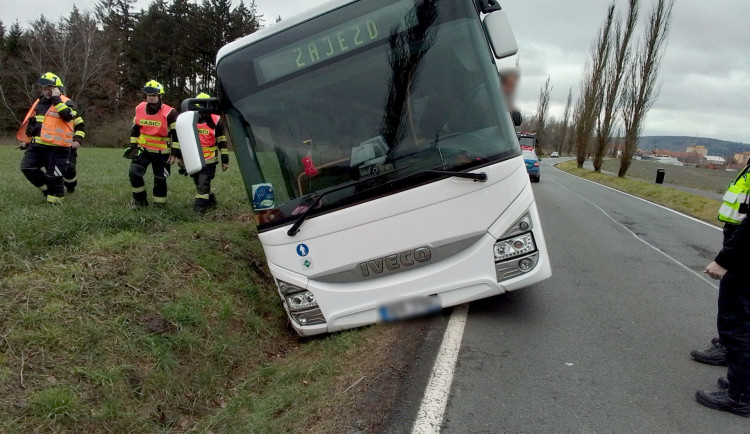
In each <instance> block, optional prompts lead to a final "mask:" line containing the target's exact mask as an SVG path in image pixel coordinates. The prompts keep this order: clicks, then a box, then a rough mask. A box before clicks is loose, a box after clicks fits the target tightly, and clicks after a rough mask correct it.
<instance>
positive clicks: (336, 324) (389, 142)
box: [177, 0, 551, 336]
mask: <svg viewBox="0 0 750 434" xmlns="http://www.w3.org/2000/svg"><path fill="white" fill-rule="evenodd" d="M516 51H517V45H516V41H515V37H514V36H513V32H512V30H511V29H510V24H509V21H508V18H507V16H506V15H505V13H504V11H502V10H500V7H499V5H497V4H495V3H494V0H358V1H357V0H334V1H332V2H329V3H327V4H325V5H323V6H321V7H318V8H316V9H313V10H311V11H309V12H307V13H304V14H302V15H299V16H296V17H293V18H290V19H287V20H284V21H281V22H280V23H277V24H274V25H272V26H270V27H268V28H265V29H262V30H260V31H258V32H256V33H253V34H251V35H249V36H246V37H244V38H242V39H239V40H237V41H235V42H232V43H230V44H228V45H226V46H225V47H223V48H222V49H221V50H220V51H219V53H218V55H217V60H216V68H217V76H218V83H219V97H218V98H216V99H212V100H208V101H207V100H201V101H200V103H198V101H197V100H186V101H185V102H184V103H183V112H184V113H183V114H182V115H180V118H179V120H178V127H177V128H178V134H179V140H180V144H181V147H182V152H183V155H184V160H185V164H186V166H187V169H188V172H190V173H196V172H197V171H199V170H201V168H202V167H203V164H205V163H204V162H203V161H202V153H201V152H200V143H199V141H198V140H197V130H196V121H197V118H198V114H197V112H198V111H202V112H212V113H218V114H221V115H222V116H223V119H225V123H226V125H227V127H228V132H229V135H230V139H231V142H232V144H233V146H234V149H235V152H236V156H237V160H238V162H239V166H240V170H241V172H242V175H243V179H244V183H245V187H246V189H247V191H248V195H249V198H250V201H251V203H252V205H253V209H254V211H255V213H256V217H257V229H258V237H259V239H260V241H261V243H262V245H263V248H264V251H265V254H266V258H267V260H268V266H269V268H270V271H271V273H272V274H273V277H274V279H275V281H276V284H277V287H278V291H279V295H280V297H281V300H282V302H283V304H284V308H285V309H286V311H287V312H288V314H289V317H290V320H291V324H292V326H293V327H294V329H295V330H296V331H297V332H298V333H299V334H300V335H305V336H309V335H315V334H319V333H327V332H335V331H338V330H343V329H348V328H352V327H359V326H363V325H367V324H373V323H376V322H380V321H391V320H395V319H400V318H403V317H406V316H410V315H414V314H418V313H422V312H427V311H434V310H438V309H441V308H444V307H449V306H454V305H458V304H462V303H466V302H470V301H472V300H477V299H481V298H485V297H490V296H494V295H497V294H502V293H504V292H506V291H513V290H516V289H519V288H523V287H526V286H529V285H532V284H535V283H537V282H540V281H542V280H544V279H547V278H549V277H550V275H551V269H550V264H549V259H548V255H547V249H546V246H545V241H544V235H543V233H542V227H541V225H540V221H539V215H538V212H537V207H536V205H535V202H534V194H533V192H532V189H531V185H530V183H529V177H528V175H527V174H526V169H525V167H524V160H523V157H522V156H521V149H520V147H519V144H518V139H517V138H516V132H515V130H514V127H513V124H512V122H511V118H510V115H509V113H508V108H507V105H506V101H505V100H504V98H503V95H502V94H501V90H500V83H499V79H498V73H497V67H496V64H495V58H503V57H508V56H510V55H513V54H515V53H516ZM493 54H494V55H493Z"/></svg>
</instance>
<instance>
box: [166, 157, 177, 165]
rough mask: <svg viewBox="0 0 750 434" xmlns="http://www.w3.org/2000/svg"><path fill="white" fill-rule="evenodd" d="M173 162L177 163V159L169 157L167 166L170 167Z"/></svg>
mask: <svg viewBox="0 0 750 434" xmlns="http://www.w3.org/2000/svg"><path fill="white" fill-rule="evenodd" d="M175 161H177V157H175V156H174V155H170V156H169V159H168V160H167V164H169V165H172V164H174V162H175Z"/></svg>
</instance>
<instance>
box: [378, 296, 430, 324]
mask: <svg viewBox="0 0 750 434" xmlns="http://www.w3.org/2000/svg"><path fill="white" fill-rule="evenodd" d="M441 309H442V306H441V305H440V299H439V298H438V297H415V298H409V299H406V300H399V301H397V302H395V303H390V304H386V305H384V306H380V307H379V308H378V312H379V313H380V320H381V321H383V322H393V321H400V320H402V319H406V318H411V317H415V316H419V315H427V314H430V313H435V312H439V311H440V310H441Z"/></svg>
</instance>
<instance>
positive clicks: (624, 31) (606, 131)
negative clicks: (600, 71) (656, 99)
mask: <svg viewBox="0 0 750 434" xmlns="http://www.w3.org/2000/svg"><path fill="white" fill-rule="evenodd" d="M638 9H639V0H629V1H628V15H627V19H626V21H625V24H624V28H623V22H622V19H620V18H618V19H617V21H616V23H615V30H614V33H613V34H612V38H613V43H614V49H615V50H614V56H613V57H612V58H611V59H610V61H609V62H608V63H607V68H606V69H605V72H604V75H603V85H604V101H603V104H602V111H601V112H600V113H599V119H598V122H597V125H596V142H595V148H594V161H593V162H594V170H595V171H596V172H601V170H602V163H603V162H604V156H605V155H606V152H607V147H608V146H610V144H611V142H612V129H613V127H614V123H615V120H616V119H617V112H618V111H619V108H620V107H619V104H620V102H621V97H620V96H621V95H620V94H621V90H622V89H621V88H622V86H621V85H622V80H623V77H624V76H625V72H626V70H627V65H628V64H629V62H630V58H631V56H632V51H631V44H630V41H631V40H632V39H633V33H635V27H636V25H637V24H638Z"/></svg>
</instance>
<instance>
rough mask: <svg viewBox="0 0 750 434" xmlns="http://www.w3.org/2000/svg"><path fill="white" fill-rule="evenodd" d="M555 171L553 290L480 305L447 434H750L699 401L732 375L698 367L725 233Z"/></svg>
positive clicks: (549, 214) (544, 210)
mask: <svg viewBox="0 0 750 434" xmlns="http://www.w3.org/2000/svg"><path fill="white" fill-rule="evenodd" d="M557 161H558V160H549V159H546V160H544V161H543V166H544V167H543V169H542V172H543V178H542V182H541V183H540V184H537V185H535V186H534V190H535V193H536V198H537V204H538V206H539V208H540V211H541V215H542V223H543V225H544V230H545V235H546V237H547V243H548V247H549V249H550V254H551V261H552V267H553V278H552V279H551V280H549V281H547V282H545V283H543V284H541V285H538V286H535V287H532V288H527V289H524V290H520V291H517V292H514V293H511V294H506V295H503V296H499V297H495V298H491V299H486V300H482V301H479V302H474V303H472V305H471V308H470V311H469V316H468V321H467V323H466V328H465V330H464V335H463V341H462V344H461V345H462V346H461V350H460V355H459V359H458V363H457V365H456V369H455V376H454V378H453V383H452V387H451V391H450V397H449V400H448V405H447V409H446V413H445V418H444V424H443V432H444V433H467V432H472V433H474V432H487V433H500V432H507V433H563V432H576V433H578V432H585V433H604V432H639V433H640V432H643V433H655V432H658V433H662V432H664V433H667V432H679V433H688V432H691V433H692V432H720V433H735V432H736V433H747V432H750V420H748V419H745V418H741V417H738V416H734V415H731V414H726V413H721V412H717V411H713V410H709V409H707V408H704V407H702V406H700V405H698V404H697V403H696V402H695V400H694V397H693V395H694V393H695V390H696V389H698V388H705V389H714V388H715V383H716V379H717V378H718V377H720V376H723V375H725V368H720V367H711V366H705V365H702V364H699V363H696V362H694V361H692V360H691V359H690V357H689V355H688V353H689V351H690V350H691V349H692V348H694V347H704V346H706V345H707V343H708V342H709V340H710V338H711V337H713V336H714V335H716V330H715V329H716V327H715V318H716V298H717V293H718V292H717V289H716V287H715V286H714V285H716V283H715V282H713V281H710V282H709V281H706V280H704V279H703V278H702V277H701V275H700V274H698V273H696V272H700V271H701V270H702V269H703V267H704V266H705V265H706V264H707V263H708V262H710V261H711V259H712V258H713V257H714V255H715V253H716V252H717V250H718V249H719V248H720V246H721V232H720V231H718V230H716V229H714V228H711V227H708V226H706V225H705V224H702V223H699V222H696V221H693V220H691V219H688V218H686V217H683V216H680V215H677V214H675V213H673V212H670V211H668V210H666V209H662V208H659V207H657V206H654V205H652V204H649V203H646V202H643V201H641V200H638V199H635V198H631V197H628V196H626V195H623V194H620V193H618V192H615V191H612V190H609V189H607V188H604V187H602V186H599V185H596V184H593V183H590V182H588V181H585V180H582V179H580V178H576V177H573V176H571V175H568V174H565V173H563V172H560V171H557V170H556V169H554V168H552V167H550V164H551V163H554V162H557ZM636 235H637V237H636ZM638 237H640V239H639V238H638ZM646 243H648V244H646ZM649 244H650V245H649ZM657 249H658V250H657ZM421 363H422V365H425V364H426V363H424V362H421ZM416 377H420V376H416ZM419 381H423V380H419ZM407 389H408V387H407ZM410 401H414V399H411V400H410ZM403 422H404V420H403V419H402V421H401V424H400V425H401V428H403V430H404V432H408V430H409V428H407V427H406V426H405V424H403ZM392 431H400V430H397V429H394V430H392Z"/></svg>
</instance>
